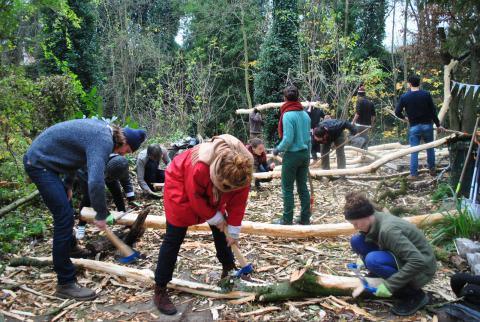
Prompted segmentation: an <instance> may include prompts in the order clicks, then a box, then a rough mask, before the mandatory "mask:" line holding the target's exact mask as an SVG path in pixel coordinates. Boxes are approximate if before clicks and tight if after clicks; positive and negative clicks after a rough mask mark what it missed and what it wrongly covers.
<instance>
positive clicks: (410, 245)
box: [344, 192, 437, 316]
mask: <svg viewBox="0 0 480 322" xmlns="http://www.w3.org/2000/svg"><path fill="white" fill-rule="evenodd" d="M344 213H345V218H346V219H347V220H348V221H349V222H350V223H351V224H352V225H353V226H354V227H355V229H357V230H359V231H360V234H358V235H354V236H353V237H352V239H351V246H352V249H353V251H354V252H355V253H357V254H358V255H360V257H361V258H362V260H363V263H365V266H366V268H367V269H368V270H369V271H370V273H371V274H372V275H374V276H376V277H381V278H383V279H385V282H384V283H382V284H380V285H379V286H378V288H377V291H376V292H375V293H374V294H375V295H376V296H378V297H392V296H393V297H394V298H395V303H394V305H393V307H392V313H394V314H396V315H402V316H406V315H412V314H414V313H415V312H417V311H418V310H419V309H421V308H422V307H424V306H425V305H426V304H427V303H428V302H429V298H428V295H427V294H425V292H423V290H422V287H423V286H424V285H425V284H427V283H428V282H430V281H431V280H432V278H433V276H434V275H435V272H436V270H437V262H436V260H435V255H434V253H433V249H432V247H431V246H430V244H429V243H428V241H427V239H426V238H425V236H424V234H423V233H422V232H421V231H420V230H419V229H418V228H417V227H416V226H415V225H413V224H411V223H409V222H408V221H406V220H403V219H401V218H398V217H395V216H393V215H390V214H385V213H381V212H376V211H375V210H374V208H373V205H372V204H371V203H370V201H369V200H368V199H367V198H366V197H365V196H364V195H363V194H361V193H358V192H352V193H350V194H348V195H347V196H346V197H345V208H344Z"/></svg>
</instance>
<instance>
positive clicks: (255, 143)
mask: <svg viewBox="0 0 480 322" xmlns="http://www.w3.org/2000/svg"><path fill="white" fill-rule="evenodd" d="M260 144H263V140H262V139H259V138H253V139H251V140H250V145H251V146H252V148H256V147H257V146H259V145H260Z"/></svg>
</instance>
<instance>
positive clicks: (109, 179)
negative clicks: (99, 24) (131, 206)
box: [75, 153, 135, 240]
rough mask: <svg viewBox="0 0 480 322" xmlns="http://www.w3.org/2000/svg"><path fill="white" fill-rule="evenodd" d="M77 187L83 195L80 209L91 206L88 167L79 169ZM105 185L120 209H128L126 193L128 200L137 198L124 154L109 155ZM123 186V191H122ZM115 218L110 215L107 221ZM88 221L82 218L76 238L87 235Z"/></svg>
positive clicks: (123, 210)
mask: <svg viewBox="0 0 480 322" xmlns="http://www.w3.org/2000/svg"><path fill="white" fill-rule="evenodd" d="M76 179H77V181H76V182H77V185H76V186H77V187H78V190H79V192H80V194H81V196H82V199H81V202H80V207H79V208H80V210H81V209H82V208H83V207H90V206H91V202H90V196H89V194H88V172H87V170H86V169H81V170H78V171H77V173H76ZM105 185H106V186H107V188H108V190H109V191H110V193H111V195H112V198H113V202H114V204H115V206H116V208H117V210H118V211H122V212H125V211H127V209H126V207H125V201H124V194H125V197H126V198H127V200H128V202H133V201H134V200H135V192H134V190H133V185H132V181H131V180H130V174H129V173H128V160H127V158H125V157H124V156H121V155H119V154H115V153H112V154H111V155H110V156H109V159H108V162H107V165H106V166H105ZM122 188H123V193H122ZM109 220H113V217H112V216H111V215H110V216H109V217H107V222H108V221H109ZM86 224H87V223H86V222H85V221H83V220H80V221H79V223H78V226H77V232H76V235H75V236H76V238H77V239H79V240H81V239H83V238H84V237H85V227H86Z"/></svg>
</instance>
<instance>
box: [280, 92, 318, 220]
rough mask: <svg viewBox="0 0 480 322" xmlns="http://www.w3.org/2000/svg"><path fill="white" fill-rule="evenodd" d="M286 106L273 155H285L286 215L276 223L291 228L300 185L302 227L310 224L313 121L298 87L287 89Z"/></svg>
mask: <svg viewBox="0 0 480 322" xmlns="http://www.w3.org/2000/svg"><path fill="white" fill-rule="evenodd" d="M283 98H284V101H285V103H284V104H283V105H282V107H281V108H280V113H281V114H280V119H279V121H278V136H279V137H280V139H282V141H281V142H280V144H279V145H278V146H277V147H276V148H275V149H273V155H278V153H279V152H285V153H284V154H283V161H282V194H283V216H282V218H280V219H277V220H274V221H273V223H274V224H280V225H291V224H292V222H293V209H294V197H293V186H294V183H295V182H296V183H297V191H298V194H299V195H300V204H301V212H300V220H299V221H298V223H299V224H301V225H309V224H310V214H311V213H310V193H309V191H308V187H307V180H308V166H309V164H310V148H311V141H310V118H309V117H308V114H307V113H306V112H305V111H304V110H303V107H302V104H301V103H300V102H299V101H298V98H299V93H298V89H297V88H296V87H295V86H289V87H287V88H285V89H284V90H283Z"/></svg>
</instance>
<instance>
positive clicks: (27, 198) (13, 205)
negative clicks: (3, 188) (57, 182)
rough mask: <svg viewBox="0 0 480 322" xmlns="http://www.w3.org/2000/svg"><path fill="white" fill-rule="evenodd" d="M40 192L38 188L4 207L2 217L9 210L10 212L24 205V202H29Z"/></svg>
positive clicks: (0, 215)
mask: <svg viewBox="0 0 480 322" xmlns="http://www.w3.org/2000/svg"><path fill="white" fill-rule="evenodd" d="M38 194H40V192H39V191H38V190H35V191H34V192H32V193H31V194H29V195H28V196H25V197H23V198H20V199H18V200H16V201H14V202H12V203H11V204H9V205H7V206H5V207H3V208H2V209H0V218H1V217H3V215H5V214H7V213H8V212H10V211H12V210H14V209H16V208H17V207H19V206H21V205H23V204H24V203H27V202H29V201H31V200H32V199H33V198H35V197H36V196H37V195H38Z"/></svg>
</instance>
